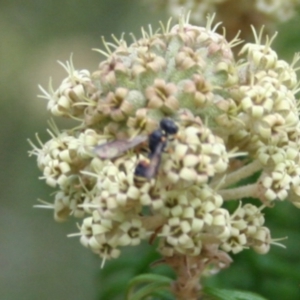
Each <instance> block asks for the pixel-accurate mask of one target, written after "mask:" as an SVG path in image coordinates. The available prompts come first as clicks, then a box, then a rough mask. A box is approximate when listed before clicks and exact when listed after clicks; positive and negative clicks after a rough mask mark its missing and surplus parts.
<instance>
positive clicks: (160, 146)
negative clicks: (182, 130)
mask: <svg viewBox="0 0 300 300" xmlns="http://www.w3.org/2000/svg"><path fill="white" fill-rule="evenodd" d="M177 131H178V126H177V125H176V124H175V122H174V121H173V120H172V119H169V118H163V119H162V120H161V121H160V123H159V129H156V130H154V131H153V132H152V133H150V134H149V136H147V135H138V136H136V137H134V138H133V139H127V140H126V139H124V140H115V141H112V142H108V143H105V144H102V145H98V146H96V147H95V149H94V152H95V154H96V155H97V156H98V157H99V158H101V159H114V158H117V157H119V156H121V155H122V154H123V153H124V152H126V151H128V150H130V149H137V148H140V149H143V148H144V149H145V144H146V143H147V144H148V145H147V146H148V149H149V154H148V157H147V158H146V159H143V160H141V161H140V162H139V163H138V165H137V166H136V168H135V171H134V181H135V184H136V185H141V184H142V183H143V182H145V181H146V180H149V179H151V178H153V177H155V175H156V174H157V171H158V168H159V165H160V161H161V155H162V152H163V151H164V149H165V147H166V145H167V141H168V139H169V137H170V136H172V135H174V134H176V133H177ZM147 141H148V142H147Z"/></svg>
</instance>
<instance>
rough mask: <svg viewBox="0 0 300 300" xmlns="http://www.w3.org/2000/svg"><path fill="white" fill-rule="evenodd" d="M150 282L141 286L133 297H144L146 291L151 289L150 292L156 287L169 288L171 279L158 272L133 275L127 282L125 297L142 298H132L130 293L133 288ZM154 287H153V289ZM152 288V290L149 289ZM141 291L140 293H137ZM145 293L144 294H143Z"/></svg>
mask: <svg viewBox="0 0 300 300" xmlns="http://www.w3.org/2000/svg"><path fill="white" fill-rule="evenodd" d="M145 283H150V284H148V285H146V286H144V287H142V288H140V290H139V291H138V292H136V293H135V295H134V297H136V296H137V297H142V296H143V297H145V296H146V295H148V294H149V293H148V294H147V291H148V290H149V291H151V293H154V292H156V291H157V290H155V289H158V288H169V287H170V284H171V283H172V279H170V278H169V277H166V276H162V275H159V274H142V275H139V276H136V277H134V278H133V279H132V280H131V281H130V282H129V284H128V288H127V293H126V298H125V299H130V300H132V299H142V298H132V294H133V292H134V289H135V288H136V287H137V286H138V285H140V284H145ZM153 287H154V289H153ZM151 288H152V290H151ZM139 293H141V295H140V294H139ZM144 293H146V294H144Z"/></svg>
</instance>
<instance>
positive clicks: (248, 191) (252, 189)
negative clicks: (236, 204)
mask: <svg viewBox="0 0 300 300" xmlns="http://www.w3.org/2000/svg"><path fill="white" fill-rule="evenodd" d="M218 194H220V195H221V196H222V197H223V200H225V201H229V200H239V199H242V198H246V197H253V198H255V197H257V184H256V183H253V184H248V185H245V186H241V187H237V188H232V189H225V190H219V191H218Z"/></svg>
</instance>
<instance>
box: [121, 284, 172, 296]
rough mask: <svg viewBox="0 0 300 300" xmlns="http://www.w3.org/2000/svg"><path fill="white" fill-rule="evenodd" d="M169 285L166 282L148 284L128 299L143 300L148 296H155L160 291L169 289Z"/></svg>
mask: <svg viewBox="0 0 300 300" xmlns="http://www.w3.org/2000/svg"><path fill="white" fill-rule="evenodd" d="M168 287H169V285H166V283H164V282H154V283H150V284H147V285H145V286H143V287H142V288H140V289H139V290H138V291H137V292H136V293H134V294H133V295H132V296H131V297H130V298H126V299H128V300H141V299H144V298H145V297H146V296H149V295H153V294H155V293H157V292H158V291H159V290H162V289H165V288H168Z"/></svg>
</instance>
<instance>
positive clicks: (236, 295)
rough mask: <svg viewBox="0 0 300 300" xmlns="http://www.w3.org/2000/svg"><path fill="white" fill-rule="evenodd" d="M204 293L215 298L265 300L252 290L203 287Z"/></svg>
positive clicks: (224, 299) (219, 299)
mask: <svg viewBox="0 0 300 300" xmlns="http://www.w3.org/2000/svg"><path fill="white" fill-rule="evenodd" d="M204 293H205V294H206V295H209V296H213V297H214V299H215V300H267V299H266V298H264V297H262V296H260V295H257V294H255V293H252V292H245V291H238V290H226V289H217V288H212V287H205V288H204Z"/></svg>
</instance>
